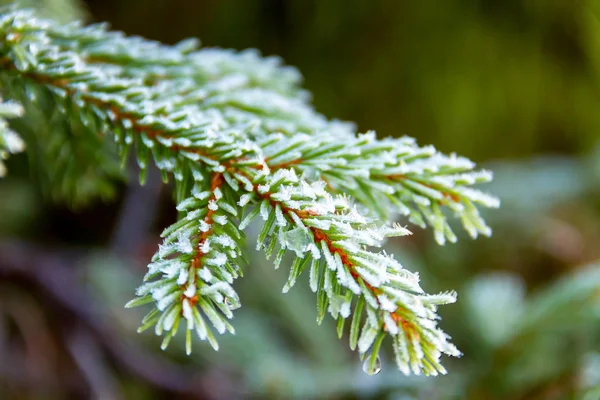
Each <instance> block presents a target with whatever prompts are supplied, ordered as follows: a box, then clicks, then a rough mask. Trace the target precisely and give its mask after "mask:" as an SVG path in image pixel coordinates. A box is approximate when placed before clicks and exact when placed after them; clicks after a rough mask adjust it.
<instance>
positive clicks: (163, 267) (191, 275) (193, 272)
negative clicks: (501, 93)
mask: <svg viewBox="0 0 600 400" xmlns="http://www.w3.org/2000/svg"><path fill="white" fill-rule="evenodd" d="M207 189H209V190H206V191H194V196H193V197H190V198H188V199H186V200H184V201H183V202H181V203H180V204H179V205H178V206H177V209H178V210H179V211H182V212H186V213H187V214H186V216H185V217H183V218H182V219H180V220H179V221H178V222H176V223H175V224H173V225H172V226H170V227H168V228H167V229H165V231H164V232H163V233H162V236H163V238H164V242H163V244H162V245H161V246H160V248H159V251H158V252H157V253H156V255H155V256H154V259H153V262H152V263H151V264H150V265H149V266H148V270H149V271H148V273H147V275H146V277H145V278H144V280H145V281H149V282H148V283H146V284H144V285H142V286H141V287H140V288H139V289H138V290H137V291H136V295H137V296H138V297H137V298H136V299H134V300H132V301H131V302H129V303H128V304H127V307H134V306H139V305H143V304H147V303H151V302H156V308H155V309H153V310H152V311H150V313H148V314H147V315H146V317H145V318H144V320H143V322H142V326H141V327H140V329H139V331H140V332H141V331H143V330H145V329H148V328H150V327H151V326H155V331H156V334H157V335H161V334H165V338H164V340H163V344H162V346H161V347H162V348H163V349H166V347H167V346H168V345H169V342H170V340H171V339H172V337H173V336H174V335H175V334H176V333H177V329H178V326H179V322H180V320H181V318H182V317H183V318H184V320H185V322H186V324H187V329H186V352H187V354H190V353H191V351H192V344H191V331H192V330H195V331H196V333H197V335H198V337H200V339H202V340H205V339H208V341H209V342H210V344H211V345H212V346H213V348H214V349H215V350H218V348H219V346H218V344H217V341H216V339H215V338H214V335H213V334H212V332H211V330H210V328H209V327H208V326H207V325H206V322H205V320H204V318H203V317H202V315H201V314H200V312H201V311H202V312H203V313H204V315H205V316H206V317H208V319H209V320H210V322H211V323H212V324H213V325H214V327H215V328H216V329H217V331H218V332H219V333H223V332H225V330H228V331H229V332H231V333H234V329H233V327H232V326H231V325H230V324H229V323H228V322H227V320H226V319H225V318H224V317H226V318H231V317H232V316H233V314H232V310H234V309H236V308H238V307H239V306H240V304H239V298H238V295H237V293H235V291H234V290H233V288H232V287H231V283H232V282H233V279H235V278H237V277H238V276H240V275H241V273H242V272H241V268H240V266H239V264H238V261H237V260H238V259H239V256H240V255H241V250H240V243H241V241H242V239H243V235H242V233H241V232H240V231H239V230H238V229H237V227H236V225H235V224H233V223H232V222H231V218H232V217H235V216H236V215H237V211H236V210H235V209H233V208H231V207H229V206H228V203H227V201H226V200H227V193H224V191H226V190H227V189H226V188H225V187H224V179H223V175H222V174H221V173H218V172H215V173H213V174H212V177H211V179H210V187H209V188H207ZM198 232H200V234H198ZM217 310H219V311H220V312H219V311H217Z"/></svg>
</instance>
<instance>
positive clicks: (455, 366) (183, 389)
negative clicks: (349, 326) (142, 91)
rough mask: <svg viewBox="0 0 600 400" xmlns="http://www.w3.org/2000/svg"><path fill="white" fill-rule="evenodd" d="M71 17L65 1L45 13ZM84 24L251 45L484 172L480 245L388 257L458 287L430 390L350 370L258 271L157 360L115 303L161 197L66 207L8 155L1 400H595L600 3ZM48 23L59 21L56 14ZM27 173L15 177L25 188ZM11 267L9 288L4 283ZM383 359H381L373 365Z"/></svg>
mask: <svg viewBox="0 0 600 400" xmlns="http://www.w3.org/2000/svg"><path fill="white" fill-rule="evenodd" d="M43 3H44V4H46V5H47V6H48V7H49V9H50V10H51V12H54V13H56V12H57V11H59V12H62V13H63V14H68V15H73V12H74V11H73V10H72V9H68V8H66V7H67V5H69V4H72V3H73V2H67V1H65V0H48V1H46V2H43ZM76 12H78V13H81V14H80V15H85V16H86V18H87V19H88V20H89V21H109V22H110V23H111V24H112V26H113V27H114V28H115V29H119V30H123V31H125V32H127V33H129V34H136V35H141V36H145V37H148V38H152V39H156V40H160V41H163V42H167V43H175V42H177V41H179V40H181V39H183V38H185V37H189V36H197V37H200V38H201V40H202V43H203V45H205V46H220V47H227V48H236V49H245V48H248V47H253V48H258V49H259V50H261V51H262V52H263V54H267V55H271V54H276V55H280V56H282V57H283V58H284V60H285V61H286V63H288V64H291V65H295V66H297V67H298V68H299V69H300V71H301V72H302V73H303V75H304V77H305V87H306V88H307V89H309V90H310V91H311V92H312V93H313V95H314V104H315V106H316V108H317V109H318V110H320V111H321V112H323V113H324V114H326V115H327V116H329V117H336V118H340V119H345V120H352V121H355V122H356V123H357V125H358V127H359V129H360V131H365V130H368V129H375V130H377V132H378V134H379V135H380V136H388V135H392V136H400V135H404V134H407V135H409V136H414V137H416V138H417V139H418V141H419V142H420V143H421V144H430V143H432V144H435V145H436V146H437V147H438V148H439V149H441V150H443V151H444V152H457V153H458V154H461V155H464V156H467V157H469V158H471V159H473V160H475V161H477V162H478V163H481V165H482V166H484V167H486V168H490V169H492V170H493V171H494V172H495V174H496V180H495V183H493V184H491V185H489V186H488V187H487V188H486V189H487V190H489V191H491V192H493V193H495V194H497V195H499V196H500V197H501V199H502V202H503V205H502V208H501V210H498V211H493V212H489V213H486V216H487V217H488V218H489V222H490V224H491V226H492V228H493V229H494V232H495V233H494V236H493V237H492V238H490V239H480V240H477V241H472V240H470V239H467V238H466V235H462V237H461V239H462V240H460V241H459V243H458V244H456V245H450V246H446V247H444V248H441V247H438V246H437V245H436V244H435V243H434V242H433V238H432V235H431V232H426V231H422V230H420V229H419V228H415V235H413V236H412V237H411V238H402V239H401V240H397V241H393V242H392V243H390V248H391V249H392V251H394V252H395V254H397V255H398V258H399V259H400V260H402V262H403V264H404V265H406V266H407V268H410V269H413V270H418V271H420V273H421V276H422V280H423V285H424V287H425V289H426V290H427V291H429V292H432V291H436V290H448V289H456V290H457V291H458V292H459V303H458V304H457V305H453V306H447V307H445V308H444V309H443V310H442V316H443V321H442V322H441V325H442V327H444V329H446V330H447V331H448V332H449V333H450V334H451V335H452V336H453V338H454V340H455V342H456V343H457V345H458V346H459V348H460V349H461V350H462V351H463V352H464V353H465V356H464V357H463V358H461V359H458V360H448V361H447V363H446V365H447V366H448V369H449V375H448V376H446V377H441V378H435V379H424V378H406V377H404V376H402V375H401V374H400V372H399V371H397V370H395V367H394V364H393V362H392V360H391V358H390V357H389V356H388V358H387V359H384V360H383V361H384V365H383V371H382V372H381V373H380V374H379V375H377V376H375V377H368V376H366V375H365V374H363V373H362V371H361V367H360V362H359V360H358V358H357V357H356V356H355V355H354V354H352V353H350V352H349V350H348V349H347V344H346V343H347V342H346V340H345V339H343V340H341V341H338V340H337V338H336V337H335V328H334V326H333V324H332V323H331V321H327V322H326V323H324V324H323V325H324V326H321V327H318V326H316V324H315V323H314V318H315V298H314V296H313V295H312V293H310V292H309V291H308V289H307V288H306V287H305V286H306V285H304V286H300V287H298V288H297V289H295V290H294V291H292V293H289V294H288V295H285V296H283V295H281V293H280V288H281V287H282V286H283V283H284V281H285V275H286V274H285V271H272V268H271V266H270V265H269V263H268V262H265V261H264V260H263V259H262V257H261V256H259V255H256V254H255V253H254V252H252V253H251V264H250V266H249V267H248V271H247V273H246V276H245V278H244V279H243V280H240V282H238V284H237V285H238V286H237V287H238V288H239V290H240V295H241V298H242V302H243V304H244V307H243V308H242V309H241V310H239V311H238V313H237V314H236V318H235V320H234V323H235V326H236V330H237V334H236V336H234V337H223V338H222V339H221V340H220V342H221V350H220V351H219V352H218V353H214V352H213V351H212V350H211V349H210V348H209V347H208V346H207V345H204V344H197V345H196V346H195V348H196V352H195V353H194V355H193V356H192V357H191V358H187V357H184V356H183V350H182V346H181V343H174V344H173V345H172V346H171V347H170V348H169V351H168V352H166V353H163V352H161V351H160V350H158V344H159V343H158V341H157V339H156V338H154V337H153V335H152V334H143V335H137V334H136V333H135V329H136V327H137V323H138V321H139V319H140V315H141V314H140V313H141V311H140V312H138V311H136V310H133V311H132V310H124V309H123V307H122V306H123V304H124V303H125V302H126V301H127V300H128V299H129V298H131V296H132V293H133V290H134V288H135V287H136V285H137V284H138V282H139V280H140V279H141V276H142V275H143V271H144V268H145V262H147V260H149V258H150V257H151V255H152V254H153V252H154V251H155V248H156V246H157V243H158V233H159V232H160V230H161V229H162V227H164V226H166V225H167V224H168V223H169V222H171V221H172V220H173V219H174V218H175V214H174V212H173V206H172V203H171V200H170V195H169V191H168V188H161V187H160V185H159V184H158V183H157V180H156V179H150V182H149V184H148V185H147V186H146V187H144V188H139V187H138V186H137V184H136V183H135V180H132V184H131V185H130V186H129V187H127V188H125V187H122V190H121V191H120V192H119V193H118V194H117V196H116V198H115V199H114V200H113V201H105V202H102V201H98V202H95V203H92V204H89V205H88V206H86V207H81V208H79V209H78V210H76V211H73V210H71V209H69V208H68V207H66V206H65V205H61V204H60V203H58V204H56V203H55V202H52V201H51V200H50V199H48V198H47V197H43V196H42V194H41V193H40V191H39V189H38V186H37V185H36V181H35V179H33V178H29V177H28V176H29V175H30V173H29V171H28V167H27V163H26V161H25V158H24V157H21V158H19V157H15V159H14V160H12V164H11V168H10V171H11V176H10V177H9V178H7V179H5V180H3V181H2V182H1V183H0V255H1V256H0V260H1V261H2V262H3V264H0V271H1V270H2V268H4V269H6V270H10V271H13V272H11V273H8V274H4V275H3V274H2V272H0V398H71V397H72V398H79V397H98V398H123V399H124V398H135V399H138V398H139V399H146V398H148V399H150V398H172V397H181V398H209V399H211V398H214V399H228V398H333V399H338V398H342V399H371V398H382V399H481V400H483V399H514V400H521V399H522V400H525V399H533V400H536V399H539V400H542V399H543V400H546V399H581V400H583V399H585V400H594V399H600V390H599V389H598V385H599V384H600V352H599V344H600V341H599V339H598V338H599V337H600V336H599V335H600V272H599V267H600V264H594V263H595V262H596V261H597V260H600V147H598V146H599V145H600V19H599V18H600V2H598V1H595V0H552V1H550V0H445V1H443V2H441V1H439V0H421V1H400V0H397V1H384V0H371V1H361V0H320V1H317V0H288V1H285V0H220V1H217V0H211V1H200V0H170V1H166V0H89V1H86V2H85V4H84V5H83V8H81V9H80V10H78V11H76ZM63 16H64V15H63ZM34 175H35V174H34ZM14 271H17V273H14ZM390 354H391V353H390Z"/></svg>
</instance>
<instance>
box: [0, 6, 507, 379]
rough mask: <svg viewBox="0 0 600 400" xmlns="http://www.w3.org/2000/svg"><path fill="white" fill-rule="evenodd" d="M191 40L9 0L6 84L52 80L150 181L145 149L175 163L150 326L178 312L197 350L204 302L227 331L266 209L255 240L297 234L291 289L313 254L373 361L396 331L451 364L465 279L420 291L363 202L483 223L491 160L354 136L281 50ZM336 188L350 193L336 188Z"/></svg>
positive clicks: (404, 346)
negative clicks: (476, 162) (62, 18)
mask: <svg viewBox="0 0 600 400" xmlns="http://www.w3.org/2000/svg"><path fill="white" fill-rule="evenodd" d="M188 44H189V42H185V43H184V44H180V45H178V46H176V47H174V48H170V47H166V46H162V45H159V44H157V43H155V42H150V41H144V40H142V39H139V38H125V37H123V36H122V35H121V34H118V33H110V32H107V31H106V29H105V27H104V26H93V27H91V28H82V27H79V26H78V25H68V26H65V27H59V26H57V25H56V24H54V23H52V22H49V21H45V20H39V19H37V18H35V17H34V16H33V14H32V13H31V12H29V11H22V10H16V11H6V12H4V13H2V14H1V15H0V64H1V65H2V69H1V70H0V81H1V82H2V89H3V90H4V91H5V92H6V94H7V95H10V97H11V98H15V99H18V100H20V101H21V102H23V103H26V104H28V105H32V106H36V105H37V104H38V102H39V101H41V100H40V99H41V98H42V97H44V96H31V93H38V92H42V93H44V94H45V96H46V97H49V98H51V100H52V102H53V103H54V104H55V106H56V110H57V113H58V114H59V115H61V116H62V117H63V118H65V119H69V118H73V117H74V116H77V118H79V119H80V120H81V122H82V124H83V126H84V127H85V130H86V131H87V132H86V133H87V134H88V135H87V136H89V137H94V138H98V136H99V135H98V133H100V137H106V136H113V137H114V139H115V141H116V143H117V150H118V152H119V154H120V156H121V159H122V160H123V161H125V160H126V157H127V155H128V153H129V150H131V149H132V148H133V146H134V145H135V147H134V148H135V154H136V159H137V162H138V164H139V166H140V170H141V172H140V181H141V182H142V183H143V182H144V179H145V174H146V171H147V167H148V164H149V162H150V158H151V157H152V159H153V161H154V163H155V164H156V165H157V167H158V168H159V170H160V171H161V173H162V174H163V179H164V180H165V181H166V180H167V179H168V177H169V176H170V175H172V176H174V178H175V179H174V181H175V185H174V186H175V194H176V196H175V197H176V199H177V202H178V206H177V208H178V210H179V211H180V212H181V213H182V216H181V218H179V220H178V221H177V222H175V223H174V224H173V225H171V226H170V227H168V228H167V229H165V231H164V232H163V234H162V236H163V238H164V241H163V244H162V245H161V246H160V247H159V250H158V252H157V253H156V254H155V256H154V257H153V260H152V263H151V264H150V265H149V266H148V269H149V270H148V274H147V275H146V277H145V280H146V281H147V282H146V283H145V284H144V285H142V286H141V287H140V288H139V289H138V290H137V292H136V295H137V298H136V299H134V300H132V301H131V302H130V303H128V306H136V305H141V304H146V303H154V304H155V306H156V307H155V308H154V309H153V310H152V311H151V312H150V313H149V314H148V315H147V316H146V317H145V318H144V320H143V322H142V327H141V328H140V330H144V329H147V328H149V327H151V326H154V327H155V332H156V333H157V334H159V335H163V334H164V340H163V348H164V347H166V346H167V345H168V344H169V341H170V340H171V338H172V337H173V336H174V335H175V334H176V332H177V328H178V326H179V323H180V321H181V320H182V319H183V320H185V322H186V325H187V329H186V350H187V352H188V353H189V352H190V351H191V331H192V330H195V331H196V333H197V335H198V336H199V337H200V338H201V339H207V340H209V342H210V343H211V345H212V346H213V347H215V348H217V343H216V340H215V339H214V336H213V334H212V332H211V330H210V328H208V326H207V324H206V322H205V319H204V317H206V318H208V319H209V320H210V322H211V323H212V324H213V325H214V327H215V328H216V329H217V331H218V332H219V333H223V332H224V331H225V330H229V331H231V332H233V328H232V327H231V325H229V323H228V322H227V320H226V318H231V317H232V310H234V309H236V308H237V307H239V299H238V296H237V294H236V293H235V291H234V290H233V288H232V287H231V284H232V283H233V280H234V279H235V278H237V277H238V276H240V275H241V267H240V259H241V257H240V255H241V245H242V242H243V234H242V232H241V231H242V230H243V229H244V228H245V227H246V226H247V225H248V223H249V222H250V221H252V220H253V218H255V217H256V216H257V215H261V217H262V218H263V220H264V224H263V226H262V229H261V232H260V234H259V236H258V243H257V249H262V250H264V251H265V253H266V255H267V257H270V256H271V255H272V254H273V253H274V251H275V250H276V249H277V256H276V257H275V265H276V267H277V266H279V265H280V264H281V262H282V260H283V257H284V255H285V253H286V251H287V250H290V251H292V252H293V253H294V261H293V263H292V267H291V272H290V277H289V279H288V282H287V283H286V285H285V287H284V292H285V291H287V290H289V289H290V288H291V287H292V286H293V285H294V283H295V282H296V280H297V278H298V276H299V275H300V273H301V272H302V271H303V270H304V269H305V268H307V266H308V265H309V264H310V265H311V267H310V270H311V273H310V282H311V288H312V289H313V290H314V291H316V292H317V304H318V317H317V319H318V321H321V320H322V319H323V318H324V315H325V313H326V311H329V313H330V314H331V315H332V316H333V317H334V318H336V319H338V333H339V334H340V335H341V333H342V331H343V323H344V320H345V319H346V318H348V317H349V316H350V315H351V314H352V307H353V306H354V313H353V317H352V326H351V329H350V345H351V347H352V348H353V349H354V348H356V347H358V350H359V352H360V353H361V355H363V356H364V355H365V354H366V353H367V352H370V356H369V358H368V360H367V365H366V370H367V371H369V372H371V373H372V372H376V370H377V362H378V361H377V360H378V358H377V357H378V352H379V349H380V346H381V343H382V340H383V338H384V336H386V335H388V334H389V335H391V336H392V337H393V341H394V347H395V350H396V355H397V357H396V358H397V363H398V366H399V368H400V369H401V370H402V371H403V372H405V373H409V372H410V370H412V372H414V373H416V374H418V373H420V372H421V371H423V372H424V373H426V374H433V375H435V374H437V373H438V372H442V373H444V372H445V370H444V368H443V367H442V366H441V365H440V363H439V358H440V355H441V354H442V353H445V354H449V355H454V356H456V355H459V354H460V353H459V352H458V350H457V349H456V348H455V347H454V346H453V345H452V344H451V343H449V342H448V337H447V336H446V335H445V334H444V333H443V332H442V331H441V330H440V329H439V328H437V326H436V319H437V314H436V308H437V305H440V304H447V303H451V302H454V301H455V295H454V294H453V293H442V294H439V295H433V296H431V295H426V294H425V293H424V292H423V290H422V289H421V287H420V286H419V282H418V277H417V275H415V274H412V273H410V272H408V271H406V270H405V269H404V268H403V267H402V266H401V265H400V263H398V262H397V261H396V260H395V259H394V258H393V257H392V256H389V255H387V254H386V253H385V252H373V251H371V250H369V248H372V247H380V246H381V244H382V241H383V240H384V238H385V237H388V236H399V235H406V234H408V233H409V232H408V231H407V230H406V229H404V228H402V227H400V226H398V225H391V226H390V225H383V226H380V227H377V226H376V225H375V222H376V220H375V219H374V218H373V217H370V216H367V215H373V214H374V213H373V212H370V213H367V214H365V212H364V210H365V208H370V209H371V210H374V211H375V212H376V213H375V214H377V213H378V214H379V215H380V216H386V217H387V214H388V212H386V211H385V208H386V205H387V204H388V202H389V203H392V204H394V205H395V206H396V207H397V208H398V209H399V210H400V211H401V212H402V213H404V214H408V215H409V216H410V218H411V220H412V221H413V222H415V223H419V224H422V223H423V219H424V218H425V219H427V220H428V221H429V223H430V224H431V225H432V226H433V227H434V229H435V232H436V238H437V239H438V241H439V242H443V241H444V238H448V239H450V240H453V239H454V236H453V234H452V231H451V230H450V228H449V226H448V224H447V222H446V217H445V216H444V215H443V213H442V211H441V209H440V205H442V206H447V207H448V208H450V209H451V210H453V211H455V212H456V213H457V214H458V215H459V216H460V217H461V219H462V221H463V225H464V226H465V227H466V228H467V230H468V231H469V232H470V233H471V234H472V235H473V236H476V234H477V232H481V233H486V234H488V233H489V228H487V227H486V226H485V223H484V222H483V220H481V218H480V217H479V215H478V213H477V209H476V208H475V207H474V206H473V203H475V202H477V203H480V204H483V205H485V206H496V205H497V201H496V200H495V199H494V198H492V197H489V196H487V195H484V194H482V193H481V192H478V191H475V190H473V189H471V188H470V187H469V186H470V185H472V184H473V183H477V182H479V181H486V180H489V179H490V178H491V175H490V174H489V173H486V172H473V171H472V169H473V164H472V163H471V162H469V161H468V160H465V159H462V158H457V157H455V156H450V157H448V156H443V155H441V154H439V153H437V152H436V151H435V150H434V149H433V148H431V147H425V148H421V147H418V146H417V145H416V144H415V143H414V141H413V140H412V139H409V138H403V139H386V140H377V139H376V138H375V136H374V135H373V134H366V135H359V136H357V135H356V134H355V132H354V129H353V128H352V126H351V125H349V124H343V123H339V122H336V121H328V120H327V119H325V118H324V117H323V116H321V115H320V114H317V113H315V112H314V110H313V109H312V107H311V106H310V105H309V104H308V103H307V102H306V100H307V99H306V96H304V95H303V94H302V93H303V92H301V91H299V90H297V88H296V84H297V82H298V77H297V76H296V75H294V73H292V72H290V71H292V70H286V69H283V70H282V69H281V68H279V67H277V65H276V64H277V62H273V61H268V60H267V61H261V60H259V59H258V58H256V59H253V60H255V61H256V62H255V63H251V65H245V64H244V60H246V59H245V58H244V57H247V56H238V55H233V54H232V53H228V52H223V51H221V50H208V51H206V50H198V51H192V48H193V46H188ZM162 53H164V54H163V55H161V56H159V54H162ZM250 57H254V56H250ZM276 67H277V68H276ZM286 71H287V72H286ZM276 132H281V133H276ZM302 132H304V133H302ZM84 137H85V135H84ZM288 168H293V169H288ZM296 170H297V171H299V172H300V173H301V174H302V178H300V179H299V178H298V176H297V175H296V173H295V172H294V171H296ZM339 191H343V192H345V193H346V194H347V195H348V197H343V196H335V197H334V196H333V195H332V194H334V193H335V192H339ZM350 199H355V200H358V201H360V202H361V203H362V206H361V207H360V208H356V207H353V206H351V205H350ZM248 206H250V208H251V211H249V212H248V213H247V215H245V216H244V217H243V219H242V221H241V222H239V224H238V223H237V222H236V218H237V215H238V214H240V209H243V210H244V211H246V210H247V208H248ZM365 206H366V207H365ZM363 214H364V215H363ZM423 216H424V218H423ZM321 267H323V268H321ZM354 296H356V297H357V299H356V301H354V300H353V298H354ZM363 310H366V317H365V318H364V322H363V318H362V317H363ZM201 313H203V314H201ZM361 325H362V328H361V327H360V326H361ZM359 337H360V338H359Z"/></svg>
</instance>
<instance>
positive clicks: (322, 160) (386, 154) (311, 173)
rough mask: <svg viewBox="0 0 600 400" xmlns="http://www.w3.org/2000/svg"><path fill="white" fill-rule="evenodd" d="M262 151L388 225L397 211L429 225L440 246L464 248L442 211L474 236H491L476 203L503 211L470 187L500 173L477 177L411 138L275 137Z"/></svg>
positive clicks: (459, 160)
mask: <svg viewBox="0 0 600 400" xmlns="http://www.w3.org/2000/svg"><path fill="white" fill-rule="evenodd" d="M259 145H260V146H261V147H262V148H263V152H264V154H265V159H266V162H267V164H268V165H269V167H270V168H271V169H273V170H277V169H280V168H288V167H291V168H294V169H296V170H297V171H298V172H299V173H301V174H302V175H303V176H304V177H305V178H307V179H311V180H314V179H319V178H320V179H323V180H325V181H326V182H327V184H328V185H329V187H330V189H331V190H335V191H337V192H343V193H346V194H348V195H350V196H352V197H353V198H355V199H357V200H358V201H360V202H361V203H362V204H363V205H364V206H365V207H366V208H367V209H369V210H371V211H372V212H374V213H376V215H378V216H379V217H380V218H385V219H388V218H389V217H390V214H392V212H390V211H389V210H390V209H392V210H395V211H397V212H399V213H400V214H402V215H404V216H408V218H409V221H410V222H412V223H414V224H416V225H419V226H421V227H425V225H426V223H427V224H429V225H430V226H432V227H433V228H434V232H435V238H436V240H437V241H438V243H440V244H444V243H445V241H446V240H449V241H451V242H455V241H456V236H455V234H454V233H453V232H452V229H451V228H450V225H449V224H448V222H447V216H446V215H445V214H444V213H443V210H442V208H441V207H447V208H448V209H449V210H450V211H452V212H454V214H455V215H456V216H457V217H459V218H460V219H461V222H462V225H463V227H464V228H465V229H466V230H467V232H468V233H469V235H470V236H471V237H473V238H476V237H477V236H478V234H480V233H481V234H484V235H486V236H489V235H490V234H491V230H490V228H489V227H488V226H487V225H486V224H485V221H484V220H483V219H482V218H481V217H480V215H479V212H478V210H477V208H476V206H475V204H479V205H482V206H484V207H493V208H496V207H498V206H499V201H498V199H496V198H495V197H493V196H490V195H488V194H486V193H483V192H481V191H479V190H476V189H472V188H470V186H472V185H474V184H477V183H485V182H489V181H490V180H491V179H492V174H491V172H489V171H474V170H473V168H474V167H475V164H474V163H472V162H471V161H469V160H468V159H466V158H463V157H457V156H456V155H451V156H446V155H444V154H441V153H439V152H438V151H436V150H435V148H434V147H433V146H426V147H419V146H418V145H417V144H416V143H415V140H414V139H412V138H408V137H404V138H400V139H385V140H377V139H376V137H375V135H374V133H373V132H369V133H367V134H364V135H359V136H358V137H353V138H347V137H346V136H345V135H335V134H332V135H321V136H316V137H315V136H312V135H295V136H294V137H293V138H291V139H288V138H286V137H284V136H283V135H277V134H275V135H268V136H265V137H264V138H263V139H262V140H261V141H259Z"/></svg>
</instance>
